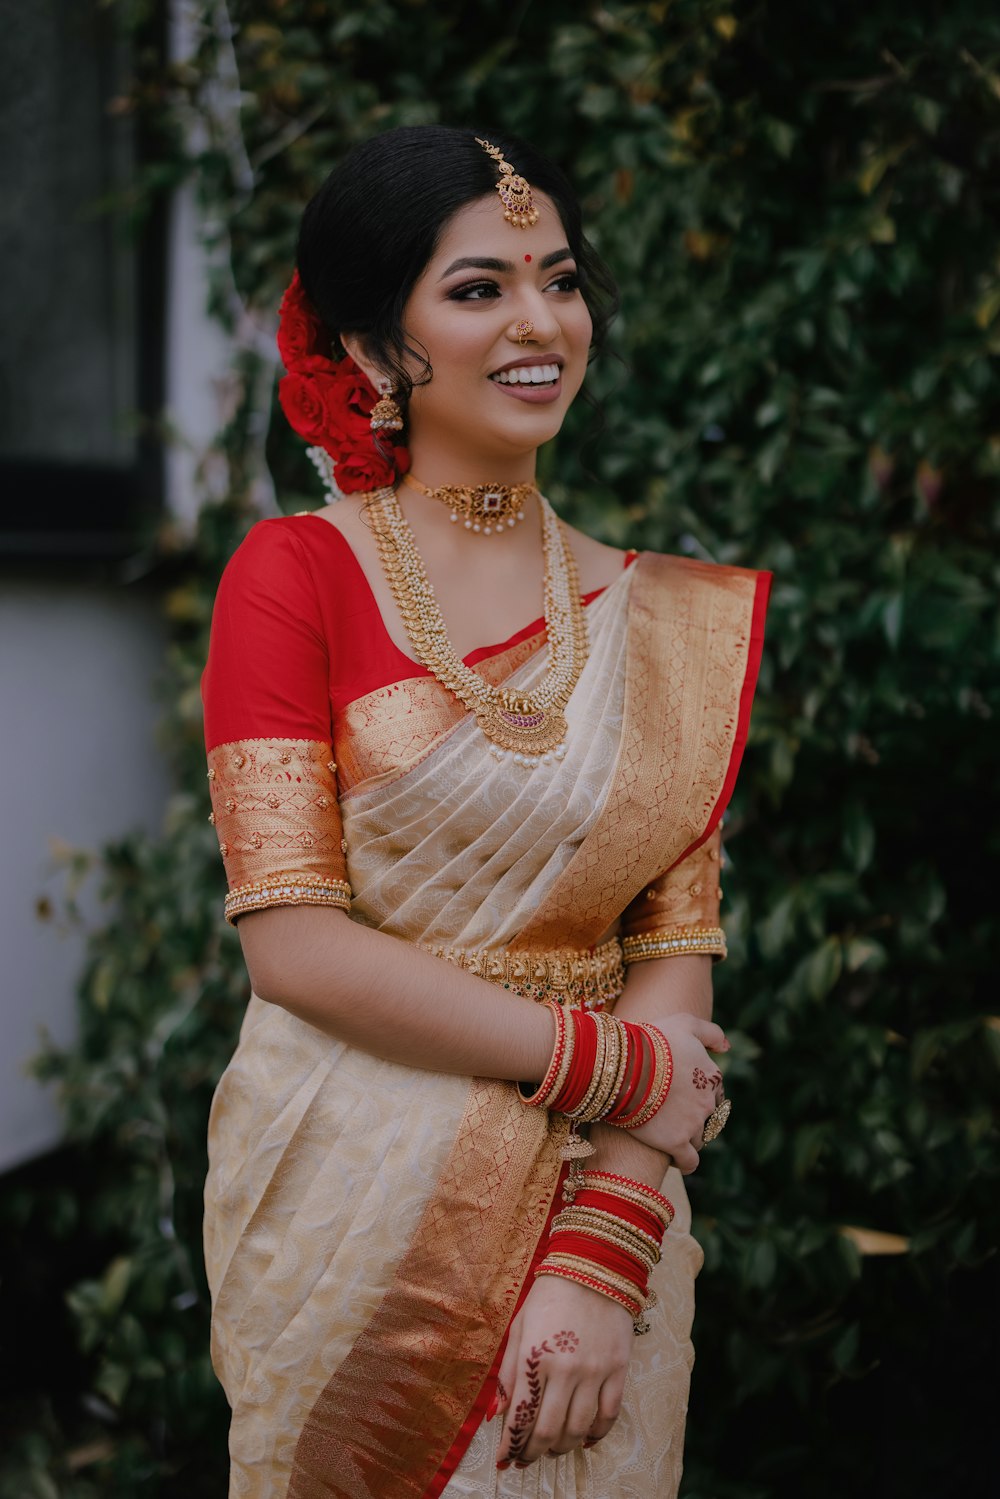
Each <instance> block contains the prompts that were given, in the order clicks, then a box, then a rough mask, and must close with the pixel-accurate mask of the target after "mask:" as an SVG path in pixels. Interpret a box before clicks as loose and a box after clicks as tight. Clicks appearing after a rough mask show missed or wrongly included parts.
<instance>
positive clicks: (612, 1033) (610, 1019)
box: [580, 1014, 625, 1124]
mask: <svg viewBox="0 0 1000 1499" xmlns="http://www.w3.org/2000/svg"><path fill="white" fill-rule="evenodd" d="M596 1019H597V1022H598V1024H599V1025H601V1026H602V1027H603V1029H604V1037H605V1053H604V1061H603V1064H602V1066H601V1067H600V1068H599V1069H595V1081H596V1087H595V1088H594V1090H593V1094H592V1096H591V1097H590V1102H589V1105H588V1106H587V1112H586V1113H585V1114H583V1115H581V1116H580V1118H581V1123H583V1124H593V1123H594V1122H595V1121H596V1120H598V1119H602V1118H603V1117H604V1115H605V1114H606V1113H607V1112H608V1110H609V1109H610V1108H611V1105H612V1104H613V1103H614V1100H615V1098H616V1096H617V1088H616V1086H615V1085H616V1083H617V1081H618V1077H619V1073H620V1071H621V1062H622V1051H623V1044H622V1043H623V1041H624V1039H625V1028H624V1026H623V1025H622V1023H621V1021H620V1020H615V1018H614V1016H613V1015H604V1014H601V1015H599V1016H597V1017H596Z"/></svg>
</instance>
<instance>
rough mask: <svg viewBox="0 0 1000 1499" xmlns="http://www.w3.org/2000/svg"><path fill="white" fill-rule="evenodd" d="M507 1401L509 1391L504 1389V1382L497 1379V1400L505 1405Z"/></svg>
mask: <svg viewBox="0 0 1000 1499" xmlns="http://www.w3.org/2000/svg"><path fill="white" fill-rule="evenodd" d="M506 1399H507V1391H506V1390H505V1389H504V1387H503V1380H502V1379H500V1378H498V1379H497V1400H498V1401H499V1402H500V1403H501V1404H503V1403H504V1401H506Z"/></svg>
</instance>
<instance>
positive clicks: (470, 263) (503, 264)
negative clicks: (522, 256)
mask: <svg viewBox="0 0 1000 1499" xmlns="http://www.w3.org/2000/svg"><path fill="white" fill-rule="evenodd" d="M574 258H575V257H574V255H573V251H572V250H571V249H570V248H569V246H568V245H567V246H564V248H563V249H561V250H553V251H552V254H551V255H543V257H542V259H541V260H540V261H539V262H538V269H539V270H540V271H547V270H548V269H549V267H550V266H554V265H558V264H559V262H560V260H573V259H574ZM470 270H475V271H500V272H501V273H503V274H506V275H508V276H510V275H513V272H514V263H513V261H511V260H494V259H492V258H491V257H490V256H488V255H463V256H462V258H461V259H460V260H453V261H452V263H451V265H450V266H449V267H448V269H447V270H446V271H445V272H444V275H442V277H441V280H442V281H444V280H445V278H446V277H448V276H451V275H452V274H453V273H454V272H455V271H470Z"/></svg>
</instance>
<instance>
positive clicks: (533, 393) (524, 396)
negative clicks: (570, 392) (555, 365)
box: [490, 374, 562, 406]
mask: <svg viewBox="0 0 1000 1499" xmlns="http://www.w3.org/2000/svg"><path fill="white" fill-rule="evenodd" d="M490 384H491V385H492V386H493V388H494V390H502V391H503V393H504V395H506V396H513V397H514V399H515V401H528V402H530V403H531V404H532V405H534V406H548V405H549V404H550V403H551V402H552V401H558V399H559V397H560V395H561V394H562V375H561V374H560V377H559V379H558V380H557V381H556V382H555V384H554V385H544V386H543V385H501V384H499V382H498V381H496V380H491V381H490Z"/></svg>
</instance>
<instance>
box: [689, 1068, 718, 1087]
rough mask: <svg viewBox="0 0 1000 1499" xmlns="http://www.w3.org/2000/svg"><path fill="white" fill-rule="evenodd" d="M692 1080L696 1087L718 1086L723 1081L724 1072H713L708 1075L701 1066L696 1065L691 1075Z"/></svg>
mask: <svg viewBox="0 0 1000 1499" xmlns="http://www.w3.org/2000/svg"><path fill="white" fill-rule="evenodd" d="M691 1081H692V1082H693V1083H694V1085H695V1087H696V1088H717V1087H718V1086H719V1084H720V1083H721V1082H722V1073H721V1072H713V1073H712V1075H711V1076H710V1077H706V1076H705V1074H704V1072H702V1070H701V1068H700V1067H696V1068H695V1069H694V1072H693V1074H692V1076H691Z"/></svg>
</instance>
